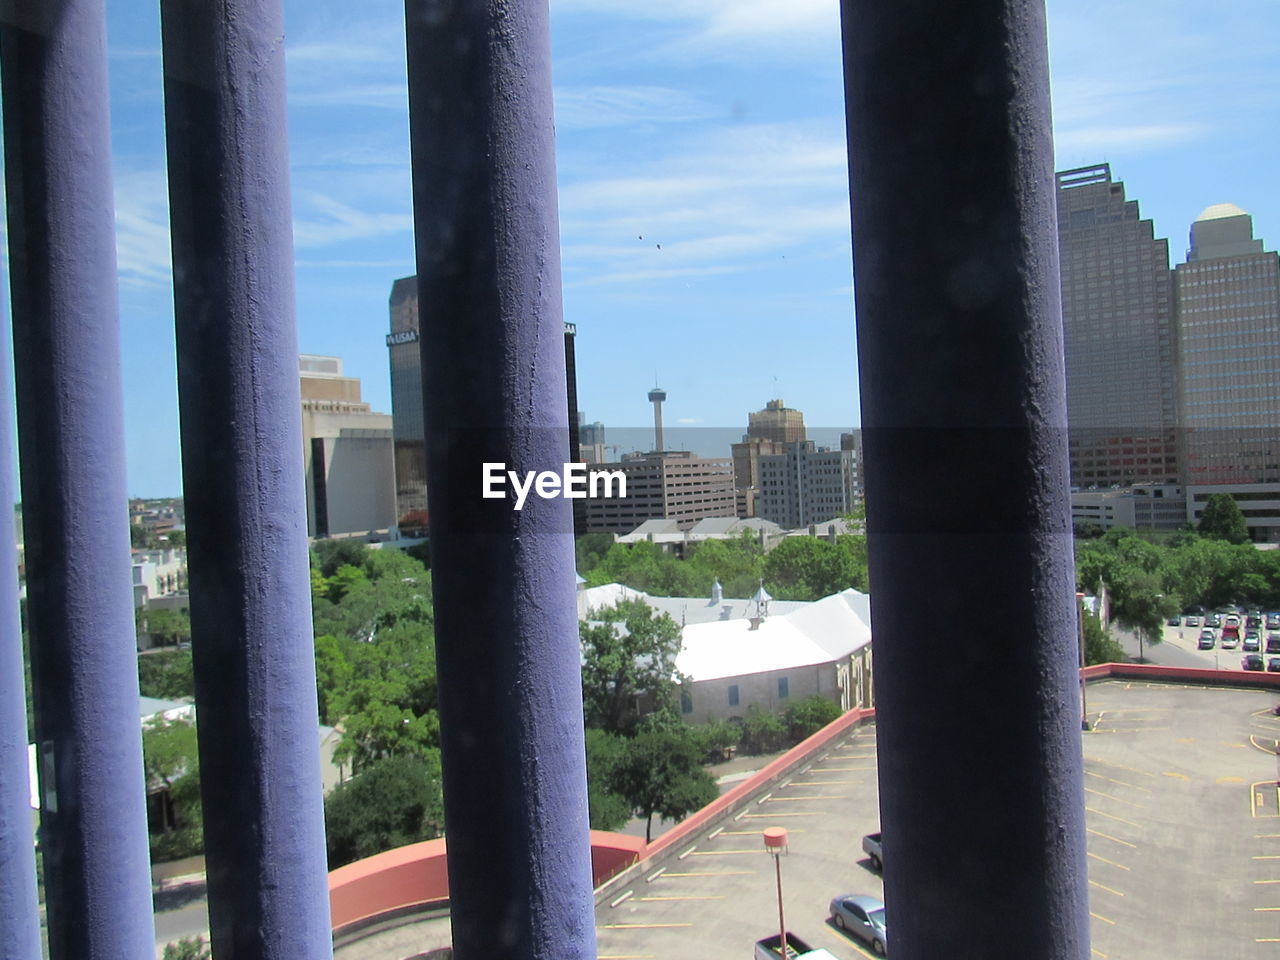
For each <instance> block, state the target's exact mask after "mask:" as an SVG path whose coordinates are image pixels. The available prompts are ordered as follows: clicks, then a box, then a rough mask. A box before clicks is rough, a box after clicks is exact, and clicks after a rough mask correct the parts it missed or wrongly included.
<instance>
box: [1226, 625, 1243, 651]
mask: <svg viewBox="0 0 1280 960" xmlns="http://www.w3.org/2000/svg"><path fill="white" fill-rule="evenodd" d="M1238 646H1240V632H1239V631H1238V630H1237V631H1236V632H1234V633H1231V632H1229V628H1227V627H1223V628H1222V649H1223V650H1234V649H1235V648H1236V647H1238Z"/></svg>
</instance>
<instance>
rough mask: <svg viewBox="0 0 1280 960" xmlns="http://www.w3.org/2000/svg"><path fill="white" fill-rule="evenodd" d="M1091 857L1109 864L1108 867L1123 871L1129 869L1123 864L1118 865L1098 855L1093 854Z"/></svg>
mask: <svg viewBox="0 0 1280 960" xmlns="http://www.w3.org/2000/svg"><path fill="white" fill-rule="evenodd" d="M1089 856H1091V857H1093V859H1095V860H1101V861H1102V862H1103V863H1105V864H1107V865H1108V866H1112V867H1118V868H1119V869H1121V870H1128V869H1129V868H1128V867H1126V866H1125V865H1124V864H1123V863H1116V862H1115V861H1114V860H1108V859H1107V858H1106V857H1100V856H1098V855H1097V854H1096V853H1091V854H1089Z"/></svg>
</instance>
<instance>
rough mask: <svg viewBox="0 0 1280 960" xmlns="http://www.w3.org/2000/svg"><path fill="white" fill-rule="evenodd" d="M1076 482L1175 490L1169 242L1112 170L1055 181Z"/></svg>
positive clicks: (1090, 170)
mask: <svg viewBox="0 0 1280 960" xmlns="http://www.w3.org/2000/svg"><path fill="white" fill-rule="evenodd" d="M1057 188H1058V189H1057V201H1058V249H1059V255H1060V259H1061V277H1062V323H1063V346H1064V349H1065V354H1066V375H1067V423H1068V429H1069V443H1070V457H1071V483H1072V485H1073V486H1075V487H1079V488H1087V487H1104V486H1105V487H1110V486H1112V485H1114V484H1121V485H1130V484H1134V483H1161V484H1166V483H1177V482H1179V472H1178V449H1177V424H1178V410H1177V391H1176V381H1175V377H1176V364H1177V342H1176V337H1175V334H1174V316H1173V284H1172V278H1171V273H1170V270H1169V242H1168V241H1167V240H1164V239H1157V238H1156V237H1155V235H1154V231H1153V227H1152V223H1151V221H1150V220H1143V219H1141V216H1140V214H1139V212H1138V203H1137V201H1136V200H1126V199H1125V192H1124V184H1123V183H1120V182H1118V181H1113V180H1112V179H1111V167H1110V165H1109V164H1105V163H1104V164H1099V165H1098V166H1094V167H1081V168H1078V169H1074V170H1065V171H1062V172H1060V173H1058V174H1057Z"/></svg>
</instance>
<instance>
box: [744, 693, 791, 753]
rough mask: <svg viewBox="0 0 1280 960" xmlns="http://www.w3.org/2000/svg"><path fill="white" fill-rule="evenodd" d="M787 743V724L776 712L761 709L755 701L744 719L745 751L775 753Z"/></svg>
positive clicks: (748, 708)
mask: <svg viewBox="0 0 1280 960" xmlns="http://www.w3.org/2000/svg"><path fill="white" fill-rule="evenodd" d="M786 743H787V725H786V723H784V722H783V720H782V717H780V716H778V715H777V714H776V713H769V712H767V711H765V710H761V709H760V708H759V707H758V706H756V705H755V704H754V703H753V704H751V706H749V707H747V715H746V716H745V717H743V719H742V750H743V752H744V753H773V752H774V751H776V750H781V749H782V748H783V747H784V746H785V745H786Z"/></svg>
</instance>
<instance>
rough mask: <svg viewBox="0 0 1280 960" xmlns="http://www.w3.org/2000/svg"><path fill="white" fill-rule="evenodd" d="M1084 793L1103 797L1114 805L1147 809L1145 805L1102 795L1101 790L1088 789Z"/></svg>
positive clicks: (1105, 794) (1107, 794)
mask: <svg viewBox="0 0 1280 960" xmlns="http://www.w3.org/2000/svg"><path fill="white" fill-rule="evenodd" d="M1084 792H1085V793H1092V794H1093V795H1094V796H1095V797H1104V798H1106V799H1107V800H1114V801H1115V802H1116V803H1123V804H1127V805H1128V806H1130V807H1137V808H1138V809H1139V810H1145V809H1147V807H1146V804H1143V803H1134V802H1133V801H1132V800H1121V799H1120V798H1119V797H1113V796H1111V794H1109V793H1103V792H1102V791H1101V790H1094V789H1092V788H1090V787H1085V788H1084Z"/></svg>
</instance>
